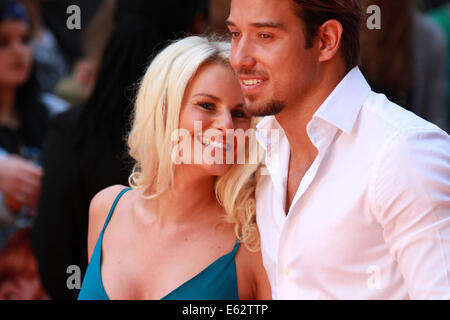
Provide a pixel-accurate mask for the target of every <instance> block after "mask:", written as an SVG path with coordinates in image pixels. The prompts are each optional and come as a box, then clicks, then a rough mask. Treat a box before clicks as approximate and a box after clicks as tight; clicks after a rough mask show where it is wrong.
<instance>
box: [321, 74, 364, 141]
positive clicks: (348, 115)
mask: <svg viewBox="0 0 450 320" xmlns="http://www.w3.org/2000/svg"><path fill="white" fill-rule="evenodd" d="M370 92H371V88H370V86H369V84H368V83H367V81H366V79H365V78H364V76H363V74H362V73H361V71H360V70H359V68H358V67H355V68H353V69H352V70H351V71H350V72H349V73H347V75H346V76H345V77H344V78H343V79H342V80H341V82H340V83H339V84H338V85H337V87H336V88H335V89H334V90H333V92H332V93H331V94H330V95H329V96H328V98H327V99H326V100H325V101H324V102H323V103H322V105H321V106H320V107H319V109H317V111H316V112H315V114H314V115H313V119H314V118H320V119H322V120H325V121H327V122H328V123H330V124H332V125H334V126H335V127H337V128H338V129H340V130H342V131H344V132H346V133H351V132H352V130H353V127H354V126H355V123H356V119H357V118H358V115H359V112H360V111H361V107H362V105H363V103H364V101H366V99H367V97H368V96H369V94H370Z"/></svg>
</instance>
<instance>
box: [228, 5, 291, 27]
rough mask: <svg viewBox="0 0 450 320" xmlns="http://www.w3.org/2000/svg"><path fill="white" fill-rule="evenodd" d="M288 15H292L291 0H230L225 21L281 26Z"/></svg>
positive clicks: (262, 25) (235, 23)
mask: <svg viewBox="0 0 450 320" xmlns="http://www.w3.org/2000/svg"><path fill="white" fill-rule="evenodd" d="M289 16H291V17H294V10H293V2H292V0H232V1H231V8H230V15H229V16H228V19H227V21H226V23H227V24H228V25H237V24H246V25H253V26H255V27H259V26H261V27H264V26H268V27H277V28H281V27H283V26H284V24H285V22H286V19H287V18H288V17H289Z"/></svg>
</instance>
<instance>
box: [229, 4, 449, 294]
mask: <svg viewBox="0 0 450 320" xmlns="http://www.w3.org/2000/svg"><path fill="white" fill-rule="evenodd" d="M361 23H362V10H361V6H360V4H359V1H358V0H232V1H231V11H230V16H229V18H228V20H227V25H228V27H229V30H230V32H231V34H232V52H231V63H232V65H233V67H234V69H235V70H236V73H237V74H238V76H239V79H240V81H241V86H242V90H243V92H244V94H245V98H246V104H247V108H248V110H249V112H251V113H252V114H254V115H258V116H265V118H264V119H263V120H262V121H261V122H260V124H259V125H258V137H259V138H258V140H259V141H260V143H261V144H262V146H263V147H264V148H265V149H266V166H267V170H268V172H269V173H270V175H262V176H261V177H260V179H259V181H258V186H257V191H256V197H257V222H258V226H259V229H260V233H261V250H262V254H263V260H264V265H265V268H266V270H267V273H268V276H269V279H270V283H271V286H272V295H273V298H274V299H408V298H412V299H428V298H430V299H434V298H437V299H448V298H450V285H449V283H450V138H449V136H448V135H447V134H446V133H445V132H444V131H442V130H441V129H439V128H438V127H437V126H435V125H433V124H431V123H428V122H426V121H425V120H423V119H421V118H419V117H417V116H415V115H414V114H412V113H410V112H408V111H406V110H405V109H403V108H401V107H399V106H397V105H395V104H393V103H391V102H389V101H388V100H387V99H386V97H385V96H384V95H381V94H376V93H374V92H372V91H371V89H370V87H369V85H368V84H367V82H366V80H365V79H364V77H363V75H362V74H361V72H360V70H359V69H358V67H357V66H358V64H359V30H360V25H361ZM274 129H279V141H278V143H276V141H275V142H274V141H272V140H273V139H271V137H272V136H273V135H272V134H271V132H273V130H274Z"/></svg>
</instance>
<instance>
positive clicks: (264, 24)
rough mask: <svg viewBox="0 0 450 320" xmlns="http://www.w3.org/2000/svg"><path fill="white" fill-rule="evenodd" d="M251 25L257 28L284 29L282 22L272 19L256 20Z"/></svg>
mask: <svg viewBox="0 0 450 320" xmlns="http://www.w3.org/2000/svg"><path fill="white" fill-rule="evenodd" d="M251 25H252V26H253V27H256V28H274V29H284V24H282V23H281V22H271V21H267V22H254V23H251Z"/></svg>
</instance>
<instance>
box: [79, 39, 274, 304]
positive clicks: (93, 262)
mask: <svg viewBox="0 0 450 320" xmlns="http://www.w3.org/2000/svg"><path fill="white" fill-rule="evenodd" d="M229 50H230V45H229V44H228V43H226V42H214V41H210V40H208V39H206V38H201V37H188V38H185V39H183V40H179V41H177V42H175V43H173V44H171V45H170V46H168V47H167V48H166V49H164V50H163V51H162V52H161V53H160V54H159V55H158V56H157V57H156V58H155V59H154V60H153V62H152V63H151V65H150V66H149V68H148V70H147V72H146V74H145V76H144V78H143V80H142V83H141V85H140V89H139V92H138V95H137V98H136V104H135V112H134V122H133V127H132V129H131V132H130V134H129V137H128V145H129V149H130V155H131V156H132V157H133V158H134V159H135V160H136V166H135V169H134V171H133V173H132V174H131V176H130V186H131V188H126V187H124V186H112V187H109V188H107V189H104V190H102V191H101V192H100V193H98V194H97V195H96V196H95V197H94V199H93V200H92V202H91V205H90V213H89V214H90V218H89V236H88V253H89V256H90V262H89V266H88V269H87V271H86V275H85V278H84V280H83V285H82V288H81V291H80V295H79V297H78V298H79V299H188V300H189V299H224V300H232V299H270V297H271V294H270V287H269V284H268V279H267V276H266V273H265V271H264V267H263V265H262V260H261V255H260V252H259V235H258V231H257V227H256V222H255V199H254V197H255V184H254V181H253V179H254V176H255V173H256V171H257V169H258V164H257V163H253V164H233V163H231V164H228V161H223V164H221V163H220V161H213V162H212V163H211V162H210V161H209V162H208V161H206V160H205V159H202V161H198V160H197V161H196V160H195V157H196V156H198V149H197V155H195V151H196V150H195V146H196V143H197V147H198V144H200V146H201V149H202V151H203V153H202V154H204V151H205V150H206V151H210V155H211V156H213V157H216V156H218V155H220V156H222V155H223V156H226V155H228V154H229V152H235V154H234V160H235V159H236V155H238V154H242V153H244V154H245V158H246V159H249V158H251V155H254V154H255V152H257V150H256V146H255V145H254V144H251V143H246V144H245V147H242V144H239V143H236V144H230V143H226V142H228V140H226V137H227V136H228V135H229V132H231V131H230V130H237V129H242V130H241V131H247V130H249V129H251V128H254V127H255V119H254V118H251V117H250V116H249V115H248V114H247V112H246V111H245V109H244V98H243V95H242V93H241V90H240V86H239V83H238V80H237V78H236V77H235V75H234V73H233V71H232V69H231V66H230V64H229ZM198 124H200V126H201V130H200V131H199V130H198V129H196V128H198ZM196 126H197V127H196ZM208 130H209V131H210V132H217V135H216V136H210V137H209V138H207V137H206V136H205V135H203V133H205V132H206V131H208ZM177 131H178V132H181V131H183V132H185V133H188V134H187V135H184V136H183V135H181V134H180V135H179V136H178V138H179V139H174V132H177ZM247 132H248V131H247ZM250 132H251V131H250ZM219 139H222V143H219ZM248 140H252V139H248ZM183 143H184V145H188V146H189V147H188V148H184V149H183V148H180V149H177V147H180V146H181V145H182V144H183ZM232 145H235V147H234V148H232V147H231V146H232ZM239 145H241V147H240V148H238V147H239ZM190 151H192V154H191V152H190ZM206 153H207V152H206ZM174 155H175V156H174ZM180 158H183V159H184V161H177V159H178V160H179V159H180ZM215 159H216V158H215ZM224 159H225V158H224ZM186 160H187V161H186ZM191 160H192V161H191ZM234 162H235V161H234ZM119 199H120V201H119Z"/></svg>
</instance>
